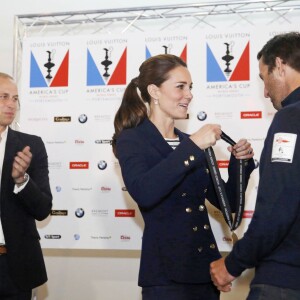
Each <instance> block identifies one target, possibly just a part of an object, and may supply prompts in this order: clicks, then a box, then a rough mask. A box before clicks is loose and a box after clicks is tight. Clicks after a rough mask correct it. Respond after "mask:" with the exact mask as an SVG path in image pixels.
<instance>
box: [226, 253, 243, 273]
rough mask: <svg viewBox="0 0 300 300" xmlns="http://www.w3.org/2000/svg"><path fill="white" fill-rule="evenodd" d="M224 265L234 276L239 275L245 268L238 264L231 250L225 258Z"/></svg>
mask: <svg viewBox="0 0 300 300" xmlns="http://www.w3.org/2000/svg"><path fill="white" fill-rule="evenodd" d="M225 266H226V269H227V271H228V272H229V274H230V275H232V276H234V277H238V276H240V275H241V274H242V272H243V271H244V270H245V268H243V267H241V266H239V265H238V263H237V259H236V258H235V257H234V255H233V253H232V252H231V253H229V255H228V256H227V257H226V258H225Z"/></svg>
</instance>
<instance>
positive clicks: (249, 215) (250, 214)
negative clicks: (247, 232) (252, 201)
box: [243, 210, 254, 219]
mask: <svg viewBox="0 0 300 300" xmlns="http://www.w3.org/2000/svg"><path fill="white" fill-rule="evenodd" d="M253 214H254V210H245V211H244V213H243V218H244V219H251V218H252V217H253Z"/></svg>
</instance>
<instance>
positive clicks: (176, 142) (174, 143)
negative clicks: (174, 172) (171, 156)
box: [165, 137, 180, 150]
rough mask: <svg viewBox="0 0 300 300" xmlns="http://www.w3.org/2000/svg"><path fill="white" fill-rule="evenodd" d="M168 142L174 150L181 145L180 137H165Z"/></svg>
mask: <svg viewBox="0 0 300 300" xmlns="http://www.w3.org/2000/svg"><path fill="white" fill-rule="evenodd" d="M165 140H166V142H167V143H168V144H169V145H170V146H171V147H172V148H173V150H175V149H176V147H177V146H178V145H179V143H180V141H179V137H177V138H175V139H168V138H165Z"/></svg>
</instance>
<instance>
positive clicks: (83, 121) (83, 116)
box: [78, 114, 88, 124]
mask: <svg viewBox="0 0 300 300" xmlns="http://www.w3.org/2000/svg"><path fill="white" fill-rule="evenodd" d="M87 119H88V118H87V115H85V114H82V115H80V116H79V117H78V121H79V123H81V124H83V123H85V122H86V121H87Z"/></svg>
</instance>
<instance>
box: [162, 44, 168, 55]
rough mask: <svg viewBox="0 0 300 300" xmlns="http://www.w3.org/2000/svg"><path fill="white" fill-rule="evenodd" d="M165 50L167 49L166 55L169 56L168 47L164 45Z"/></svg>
mask: <svg viewBox="0 0 300 300" xmlns="http://www.w3.org/2000/svg"><path fill="white" fill-rule="evenodd" d="M162 47H163V48H165V54H168V46H165V45H163V46H162Z"/></svg>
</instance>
